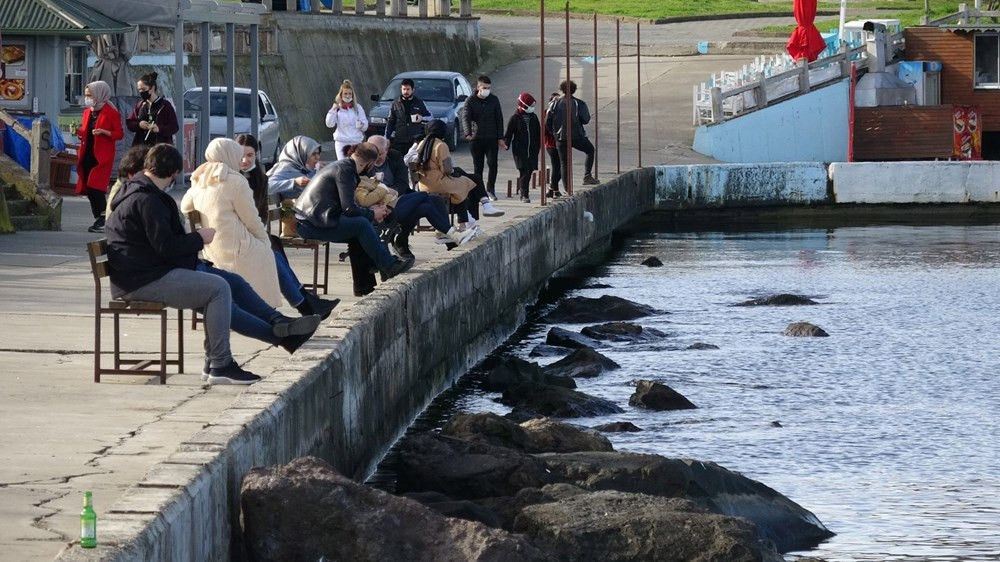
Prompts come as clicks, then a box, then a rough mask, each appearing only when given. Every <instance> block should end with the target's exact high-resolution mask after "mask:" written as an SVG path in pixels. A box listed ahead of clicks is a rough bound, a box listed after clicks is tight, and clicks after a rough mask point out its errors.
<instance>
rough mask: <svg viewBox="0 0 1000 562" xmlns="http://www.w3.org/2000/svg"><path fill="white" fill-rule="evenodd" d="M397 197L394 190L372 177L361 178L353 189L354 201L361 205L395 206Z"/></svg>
mask: <svg viewBox="0 0 1000 562" xmlns="http://www.w3.org/2000/svg"><path fill="white" fill-rule="evenodd" d="M397 199H399V196H398V194H397V193H396V191H395V190H393V189H389V188H388V187H386V186H385V184H381V183H379V182H377V181H375V180H374V179H373V178H361V181H359V182H358V187H357V188H355V190H354V201H355V202H356V203H357V204H358V205H361V206H362V207H371V206H373V205H385V206H387V207H395V206H396V200H397Z"/></svg>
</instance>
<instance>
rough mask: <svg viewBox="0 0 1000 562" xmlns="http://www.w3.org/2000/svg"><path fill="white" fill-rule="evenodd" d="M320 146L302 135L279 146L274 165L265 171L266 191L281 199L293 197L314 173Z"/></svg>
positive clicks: (320, 151)
mask: <svg viewBox="0 0 1000 562" xmlns="http://www.w3.org/2000/svg"><path fill="white" fill-rule="evenodd" d="M321 153H322V147H321V146H320V144H319V143H318V142H316V140H315V139H311V138H309V137H307V136H304V135H299V136H297V137H292V140H290V141H288V142H287V143H285V146H283V147H282V148H281V154H280V155H279V156H278V161H277V162H276V163H275V164H274V167H273V168H271V170H270V171H269V172H268V173H267V177H268V180H267V191H268V193H271V194H278V195H281V198H282V199H295V198H296V197H298V196H299V194H300V193H302V190H303V189H304V188H305V187H306V185H308V184H309V180H311V179H312V177H313V176H314V175H316V165H317V164H319V158H320V154H321Z"/></svg>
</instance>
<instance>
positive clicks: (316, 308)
mask: <svg viewBox="0 0 1000 562" xmlns="http://www.w3.org/2000/svg"><path fill="white" fill-rule="evenodd" d="M302 296H303V298H304V299H305V300H303V301H302V304H300V305H299V306H297V307H295V309H296V310H298V311H299V314H301V315H302V316H310V315H313V314H315V315H317V316H319V317H320V319H321V320H326V319H327V318H328V317H329V316H330V313H331V312H333V309H334V308H337V305H338V304H340V299H333V300H329V301H328V300H323V299H321V298H319V297H317V296H316V295H314V294H312V293H310V292H309V291H303V292H302Z"/></svg>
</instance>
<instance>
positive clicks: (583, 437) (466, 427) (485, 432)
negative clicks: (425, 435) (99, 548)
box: [441, 413, 614, 453]
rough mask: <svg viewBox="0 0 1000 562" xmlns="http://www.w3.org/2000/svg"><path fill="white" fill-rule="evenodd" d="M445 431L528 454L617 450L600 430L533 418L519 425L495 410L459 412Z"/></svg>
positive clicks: (448, 433) (446, 425)
mask: <svg viewBox="0 0 1000 562" xmlns="http://www.w3.org/2000/svg"><path fill="white" fill-rule="evenodd" d="M441 433H442V434H443V435H448V436H450V437H457V438H460V439H465V440H469V441H479V442H482V443H488V444H490V445H496V446H498V447H508V448H511V449H517V450H518V451H524V452H525V453H573V452H577V451H613V450H614V447H612V446H611V442H610V441H608V440H607V438H605V437H604V436H602V435H601V434H599V433H596V432H594V431H590V430H585V429H581V428H579V427H576V426H573V425H570V424H568V423H563V422H558V421H555V420H550V419H548V418H541V419H532V420H529V421H526V422H524V423H523V424H520V425H519V424H517V423H515V422H514V421H512V420H509V419H507V418H503V417H501V416H498V415H496V414H492V413H479V414H457V415H454V416H452V417H451V419H450V420H448V423H446V424H445V426H444V427H443V428H442V429H441Z"/></svg>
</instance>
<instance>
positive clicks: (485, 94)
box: [479, 88, 490, 99]
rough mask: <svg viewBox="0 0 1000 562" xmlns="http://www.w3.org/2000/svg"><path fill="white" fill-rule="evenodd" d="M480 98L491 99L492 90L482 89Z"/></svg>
mask: <svg viewBox="0 0 1000 562" xmlns="http://www.w3.org/2000/svg"><path fill="white" fill-rule="evenodd" d="M479 97H481V98H483V99H486V98H488V97H490V89H489V88H482V89H481V90H479Z"/></svg>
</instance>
